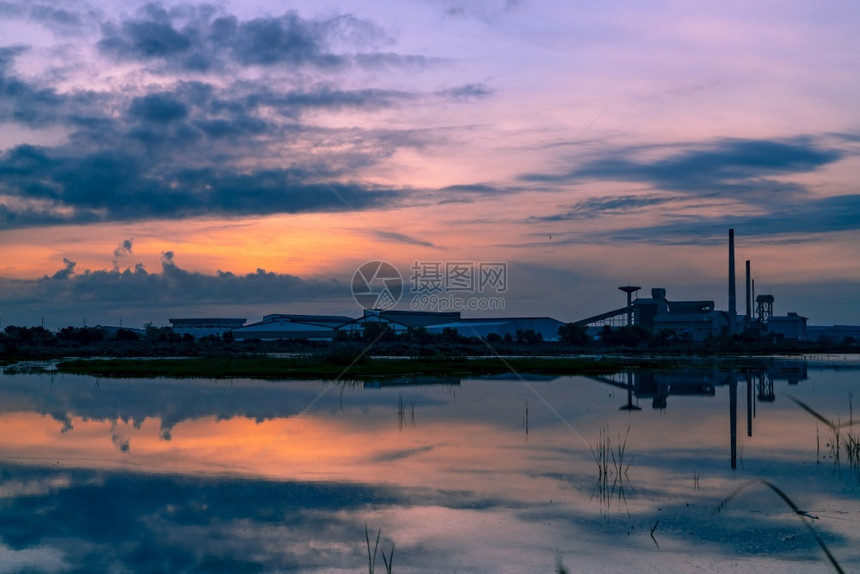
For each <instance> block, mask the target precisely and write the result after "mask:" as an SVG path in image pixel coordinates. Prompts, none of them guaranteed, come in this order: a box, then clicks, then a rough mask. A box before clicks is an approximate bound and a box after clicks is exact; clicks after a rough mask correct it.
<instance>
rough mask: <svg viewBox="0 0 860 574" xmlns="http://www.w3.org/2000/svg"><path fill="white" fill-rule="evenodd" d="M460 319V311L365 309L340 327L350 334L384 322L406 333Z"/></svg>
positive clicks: (394, 330) (361, 332)
mask: <svg viewBox="0 0 860 574" xmlns="http://www.w3.org/2000/svg"><path fill="white" fill-rule="evenodd" d="M459 320H460V313H459V311H450V312H444V313H442V312H440V313H437V312H433V311H394V310H388V311H382V310H379V309H365V311H364V315H363V316H362V317H359V318H358V319H352V320H350V321H349V322H348V323H345V324H344V325H342V326H341V327H340V329H341V330H342V331H345V332H347V333H349V334H354V333H360V334H364V329H365V327H366V326H367V324H368V323H382V324H384V325H385V326H387V327H388V328H389V329H391V331H392V332H394V333H395V334H398V335H399V334H401V333H406V332H407V331H409V329H418V328H420V327H424V328H428V330H429V327H431V326H433V325H441V324H442V323H452V322H455V321H459Z"/></svg>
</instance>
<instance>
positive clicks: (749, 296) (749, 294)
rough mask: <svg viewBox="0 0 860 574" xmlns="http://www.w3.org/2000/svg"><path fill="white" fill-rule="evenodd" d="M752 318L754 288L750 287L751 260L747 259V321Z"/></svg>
mask: <svg viewBox="0 0 860 574" xmlns="http://www.w3.org/2000/svg"><path fill="white" fill-rule="evenodd" d="M750 319H752V290H751V289H750V260H749V259H747V321H749V320H750Z"/></svg>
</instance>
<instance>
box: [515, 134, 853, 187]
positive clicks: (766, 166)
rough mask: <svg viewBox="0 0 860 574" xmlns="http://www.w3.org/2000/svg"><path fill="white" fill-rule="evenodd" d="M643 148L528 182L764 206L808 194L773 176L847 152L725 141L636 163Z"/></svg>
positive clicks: (809, 143) (806, 141)
mask: <svg viewBox="0 0 860 574" xmlns="http://www.w3.org/2000/svg"><path fill="white" fill-rule="evenodd" d="M641 151H642V150H638V149H622V150H615V151H609V152H607V153H603V154H600V155H598V156H597V157H595V158H594V159H587V160H586V161H584V162H582V164H581V165H580V166H579V167H577V168H575V169H573V170H571V171H569V172H567V173H562V174H527V175H525V176H523V177H522V179H523V180H525V181H533V182H582V181H590V180H604V181H606V180H610V181H628V182H635V183H641V184H646V185H649V186H652V187H654V188H656V189H660V190H665V191H673V192H681V193H685V194H689V195H703V196H715V197H716V196H723V197H733V198H738V199H743V200H750V201H756V202H760V201H762V200H766V199H768V198H783V199H785V198H793V197H795V196H798V195H802V194H804V193H805V192H806V188H805V187H804V186H802V185H800V184H796V183H790V182H789V183H786V182H783V181H779V180H776V179H768V178H773V177H774V176H785V175H792V174H801V173H808V172H811V171H815V170H817V169H820V168H822V167H824V166H826V165H829V164H831V163H834V162H836V161H838V160H840V159H841V158H842V157H844V153H843V152H841V151H839V150H837V149H832V148H827V147H823V146H821V145H819V144H818V143H816V142H815V141H814V140H813V139H811V138H808V137H796V138H790V139H784V140H742V139H723V140H718V141H716V142H713V143H711V144H708V145H705V146H700V147H695V148H692V149H684V148H682V149H681V150H680V151H678V152H677V153H674V154H670V155H667V156H665V157H662V158H659V159H655V160H650V161H649V160H641V159H635V156H636V155H637V153H638V152H641Z"/></svg>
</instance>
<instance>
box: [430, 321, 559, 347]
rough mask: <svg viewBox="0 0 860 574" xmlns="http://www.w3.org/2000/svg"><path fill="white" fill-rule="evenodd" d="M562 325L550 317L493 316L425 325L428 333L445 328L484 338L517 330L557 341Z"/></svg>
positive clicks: (461, 333)
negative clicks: (531, 332)
mask: <svg viewBox="0 0 860 574" xmlns="http://www.w3.org/2000/svg"><path fill="white" fill-rule="evenodd" d="M562 325H564V323H563V322H562V321H559V320H558V319H553V318H552V317H494V318H480V319H462V320H460V321H455V322H452V323H441V324H438V325H432V326H429V327H427V331H428V332H429V333H442V332H443V331H444V330H445V329H453V330H455V331H457V333H458V334H460V335H462V336H464V337H480V338H484V339H485V338H486V337H487V336H488V335H491V334H493V335H498V336H500V337H505V335H510V336H511V337H512V338H516V336H517V332H518V331H519V332H526V331H533V332H535V333H536V334H538V335H540V336H541V338H542V339H543V340H544V341H547V342H552V341H558V340H559V336H558V329H559V327H561V326H562Z"/></svg>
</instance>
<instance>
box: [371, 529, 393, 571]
mask: <svg viewBox="0 0 860 574" xmlns="http://www.w3.org/2000/svg"><path fill="white" fill-rule="evenodd" d="M380 536H382V529H381V528H380V529H379V530H377V531H376V543H375V544H374V545H373V552H372V553H371V551H370V532H369V531H368V530H367V523H366V522H365V523H364V540H365V542H366V543H367V571H368V574H374V573H375V572H376V555H377V553H378V552H379V537H380ZM382 562H383V564H385V572H386V574H391V569H392V567H393V566H394V543H393V542H392V543H391V552H389V553H388V556H386V555H385V549H384V548H383V550H382Z"/></svg>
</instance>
